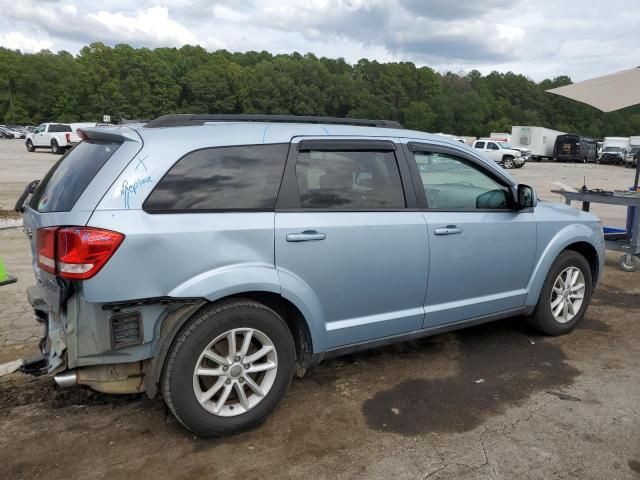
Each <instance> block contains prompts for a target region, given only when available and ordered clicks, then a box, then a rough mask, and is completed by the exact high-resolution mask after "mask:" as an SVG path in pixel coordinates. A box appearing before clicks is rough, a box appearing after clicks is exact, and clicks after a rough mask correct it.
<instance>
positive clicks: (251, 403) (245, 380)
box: [193, 328, 278, 417]
mask: <svg viewBox="0 0 640 480" xmlns="http://www.w3.org/2000/svg"><path fill="white" fill-rule="evenodd" d="M277 371H278V356H277V353H276V349H275V346H274V344H273V342H272V341H271V339H270V338H269V337H268V336H267V335H265V334H264V333H263V332H261V331H259V330H256V329H253V328H236V329H233V330H229V331H227V332H225V333H223V334H221V335H219V336H218V337H216V338H215V339H214V340H213V341H212V342H211V343H209V345H207V347H206V348H205V349H204V351H203V352H202V353H201V354H200V357H199V358H198V361H197V362H196V365H195V368H194V371H193V390H194V393H195V395H196V399H197V400H198V402H199V403H200V405H202V407H203V408H204V409H206V410H207V411H209V412H210V413H212V414H214V415H218V416H222V417H233V416H236V415H240V414H242V413H246V412H248V411H249V410H251V409H252V408H254V407H255V406H256V405H257V404H259V403H260V402H261V401H262V400H263V399H264V398H265V397H266V396H267V394H268V393H269V391H270V390H271V387H273V384H274V382H275V379H276V374H277Z"/></svg>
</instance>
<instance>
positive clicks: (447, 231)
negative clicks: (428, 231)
mask: <svg viewBox="0 0 640 480" xmlns="http://www.w3.org/2000/svg"><path fill="white" fill-rule="evenodd" d="M433 233H435V234H436V235H455V234H457V233H462V228H461V227H456V226H455V225H447V226H446V227H441V228H436V229H435V230H434V231H433Z"/></svg>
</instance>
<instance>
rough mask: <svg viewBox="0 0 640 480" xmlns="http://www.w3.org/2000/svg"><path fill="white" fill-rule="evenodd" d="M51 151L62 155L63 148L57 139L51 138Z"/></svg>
mask: <svg viewBox="0 0 640 480" xmlns="http://www.w3.org/2000/svg"><path fill="white" fill-rule="evenodd" d="M51 153H54V154H56V155H60V154H61V153H62V148H60V145H58V142H57V141H56V140H51Z"/></svg>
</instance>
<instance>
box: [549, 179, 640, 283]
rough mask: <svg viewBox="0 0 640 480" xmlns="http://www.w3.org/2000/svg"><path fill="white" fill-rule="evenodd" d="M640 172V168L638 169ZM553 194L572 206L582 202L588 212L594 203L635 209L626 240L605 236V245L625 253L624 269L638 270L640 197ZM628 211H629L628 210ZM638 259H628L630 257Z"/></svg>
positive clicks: (607, 247) (559, 191) (639, 253)
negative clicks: (629, 266)
mask: <svg viewBox="0 0 640 480" xmlns="http://www.w3.org/2000/svg"><path fill="white" fill-rule="evenodd" d="M638 172H640V168H638ZM635 184H636V190H637V176H636V181H635ZM551 192H552V193H558V194H560V195H562V196H563V197H564V199H565V203H566V204H567V205H570V204H571V202H582V210H583V211H585V212H588V211H589V209H590V207H591V204H592V203H603V204H607V205H620V206H624V207H627V209H629V208H630V207H635V211H634V214H633V218H631V219H630V222H627V228H626V229H625V230H626V235H625V238H622V239H620V238H615V239H613V238H610V239H607V235H606V234H605V244H606V249H607V250H612V251H615V252H623V253H624V255H623V256H622V258H621V259H620V263H621V266H623V269H625V270H628V271H633V270H637V269H638V268H639V266H640V196H635V197H631V196H629V197H624V196H616V195H607V194H601V193H589V192H568V191H565V190H551ZM627 211H628V210H627ZM629 255H630V256H635V257H637V258H636V259H635V260H633V258H628V256H629ZM625 261H626V263H627V265H631V268H626V267H624V265H623V263H624V262H625Z"/></svg>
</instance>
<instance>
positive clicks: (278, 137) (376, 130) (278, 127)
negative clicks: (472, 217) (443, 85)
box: [124, 121, 463, 147]
mask: <svg viewBox="0 0 640 480" xmlns="http://www.w3.org/2000/svg"><path fill="white" fill-rule="evenodd" d="M124 128H131V129H133V130H135V131H136V132H138V134H139V135H140V136H141V137H142V139H143V140H144V141H147V140H149V141H163V140H166V141H172V142H175V141H176V140H177V139H181V140H183V141H187V142H190V141H194V142H196V143H200V142H201V141H202V139H203V138H206V143H207V144H208V145H210V146H224V145H241V144H245V145H249V144H254V145H255V144H262V143H289V142H290V141H291V139H292V138H294V137H298V136H300V137H302V136H320V137H322V136H328V135H331V136H345V137H347V136H357V137H372V138H373V137H394V138H408V139H414V140H425V141H429V142H437V143H441V144H447V145H454V146H456V147H460V146H463V145H462V144H461V143H460V142H458V141H456V140H454V139H451V138H447V137H444V136H441V135H435V134H431V133H425V132H420V131H416V130H407V129H404V128H388V127H368V126H357V125H340V124H322V123H298V122H296V123H286V122H245V121H243V122H229V121H224V122H215V121H213V122H206V123H204V124H203V125H188V126H171V127H154V128H148V127H145V126H144V125H143V124H133V125H126V127H124Z"/></svg>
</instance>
